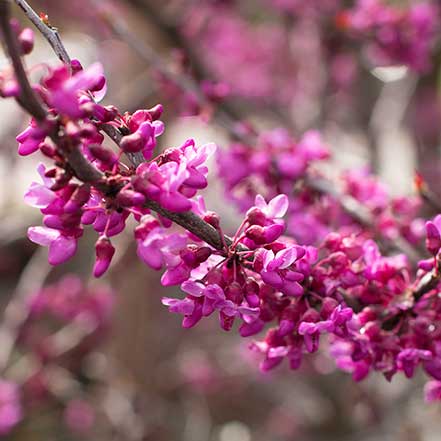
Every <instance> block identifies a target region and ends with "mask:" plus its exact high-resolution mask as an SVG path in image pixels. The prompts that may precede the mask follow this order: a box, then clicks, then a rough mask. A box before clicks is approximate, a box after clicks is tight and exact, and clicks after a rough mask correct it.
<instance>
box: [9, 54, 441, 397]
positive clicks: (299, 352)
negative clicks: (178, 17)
mask: <svg viewBox="0 0 441 441" xmlns="http://www.w3.org/2000/svg"><path fill="white" fill-rule="evenodd" d="M2 78H3V77H2ZM4 78H6V76H5V77H4ZM10 81H12V82H13V81H14V79H13V78H12V77H11V78H10ZM7 83H8V81H6V82H3V83H2V91H3V92H2V93H3V94H4V95H7V94H6V93H5V90H9V96H15V97H17V98H19V101H20V102H22V101H23V96H22V93H23V90H22V87H21V86H22V85H21V84H20V87H15V88H14V87H9V86H6V84H7ZM105 88H106V81H105V78H104V76H103V72H102V68H101V66H100V65H99V64H94V65H92V66H90V67H89V68H88V69H83V68H82V66H81V65H80V64H79V62H77V61H73V62H72V63H71V65H69V66H67V65H63V66H61V67H58V68H55V69H48V73H47V74H46V75H44V76H43V78H42V80H41V81H40V83H39V84H37V85H34V86H33V90H34V92H35V93H36V100H37V104H38V105H41V106H42V107H41V111H37V112H35V114H34V116H35V119H34V120H33V121H32V122H31V124H30V125H29V127H28V128H27V129H25V131H24V132H23V133H21V134H20V135H19V136H18V137H17V140H18V142H19V153H20V154H21V155H27V154H31V153H34V152H37V151H40V152H41V153H42V154H43V155H45V156H46V157H47V158H49V160H51V161H52V167H51V168H46V167H45V166H43V165H40V166H39V168H38V171H39V173H40V176H41V180H42V182H41V183H33V184H32V186H31V188H30V189H29V191H28V192H27V194H26V196H25V199H26V201H27V202H28V203H29V204H30V205H32V206H35V207H37V208H39V209H40V210H41V212H42V214H43V215H44V217H43V224H44V226H42V227H32V228H30V229H29V238H30V239H31V240H32V241H34V242H36V243H38V244H40V245H44V246H48V247H49V262H50V263H51V264H54V265H56V264H59V263H62V262H65V261H66V260H67V259H69V258H70V257H72V256H73V255H74V254H75V251H76V249H77V243H78V240H79V238H80V237H81V236H82V234H83V229H84V226H85V225H92V227H93V229H94V230H95V231H96V232H97V233H98V240H97V242H96V262H95V266H94V275H95V276H97V277H100V276H101V275H103V274H104V273H105V271H106V270H107V269H108V267H109V265H110V262H111V260H112V257H113V254H114V252H115V249H114V247H113V245H112V243H111V238H112V237H113V236H115V235H117V234H119V233H121V232H122V231H123V230H124V229H125V227H126V226H127V220H128V218H129V217H131V218H133V220H134V221H135V223H136V227H135V228H134V237H135V240H136V243H137V252H138V255H139V257H140V259H141V260H142V261H144V262H145V263H146V264H147V265H149V266H151V267H152V268H154V269H156V270H160V269H164V270H165V272H164V274H163V276H162V279H161V281H162V284H163V285H165V286H171V285H180V287H181V290H182V292H183V293H184V296H183V298H170V297H165V298H163V304H164V305H166V306H167V307H168V308H169V310H170V311H171V312H174V313H178V314H180V315H182V316H183V326H184V327H192V326H194V325H196V324H197V323H198V322H199V321H200V320H201V319H202V317H206V316H210V315H212V314H214V313H216V315H218V317H219V321H220V325H221V328H222V329H224V330H231V329H233V325H234V323H235V322H236V321H237V322H239V333H240V335H241V336H243V337H247V336H252V335H256V334H258V333H259V332H260V331H262V330H263V329H264V328H267V332H266V336H265V337H264V339H263V340H262V341H257V342H254V343H253V344H252V348H253V349H254V350H255V351H257V352H259V353H261V354H263V361H262V363H261V368H262V369H263V370H265V371H266V370H269V369H272V368H274V367H275V366H277V365H278V364H280V363H281V362H282V361H283V360H284V359H285V358H286V359H288V361H289V363H290V365H291V367H292V368H293V369H297V368H299V367H300V365H301V361H302V358H303V357H304V355H305V354H308V353H314V352H316V351H317V350H318V349H319V344H320V341H321V340H323V336H324V335H327V338H326V340H327V341H328V342H329V344H330V347H331V353H332V355H333V356H334V358H335V359H336V364H337V366H338V367H340V368H341V369H343V370H345V371H349V372H352V374H353V376H354V379H355V380H361V379H362V378H364V377H365V376H366V375H367V374H368V373H369V372H370V371H374V370H375V371H379V372H382V373H383V374H384V375H385V377H386V378H387V379H391V378H392V377H393V375H395V374H396V373H397V372H403V373H404V375H406V376H407V377H412V376H413V375H414V372H415V370H416V368H417V367H418V366H419V365H421V366H422V367H423V368H424V370H425V371H426V373H427V374H428V375H429V377H431V379H433V380H434V381H441V377H440V374H439V367H440V365H441V334H440V330H439V323H440V320H441V304H440V302H439V296H438V291H439V282H440V279H439V269H440V261H439V259H440V253H439V250H440V248H441V226H440V219H439V218H436V219H434V221H433V222H428V223H426V232H427V241H426V247H427V250H428V252H429V253H430V254H431V256H432V257H431V259H430V260H429V261H422V262H420V263H419V268H418V269H417V270H416V273H415V274H413V268H412V267H411V265H410V263H409V262H408V259H407V257H406V256H405V255H403V254H398V255H397V254H393V253H392V254H390V255H386V254H384V253H383V250H380V248H379V245H378V244H377V243H376V242H375V241H374V240H373V239H377V238H379V239H380V241H379V243H381V244H382V245H383V241H382V239H384V238H386V239H388V240H389V241H393V240H397V239H402V238H404V239H406V240H407V242H406V244H414V243H417V242H418V240H419V239H420V238H421V237H422V235H423V232H424V227H423V225H424V224H422V222H421V221H420V220H419V219H417V218H416V216H417V210H418V202H417V201H415V200H414V199H412V198H401V199H392V198H390V197H389V196H388V195H387V192H386V191H385V190H384V188H383V187H382V186H381V185H380V184H379V183H378V181H377V180H376V179H374V178H373V177H372V176H370V175H369V174H367V173H366V172H364V171H362V172H358V171H351V172H347V173H344V174H342V176H341V179H340V181H341V188H342V189H341V193H339V192H326V191H324V190H323V188H322V187H320V186H317V185H316V182H315V179H318V180H320V179H322V174H321V173H320V172H319V170H318V168H317V169H316V166H318V164H320V162H323V161H325V160H326V159H328V158H329V156H330V153H329V149H328V148H327V146H326V145H325V144H324V143H323V141H322V139H321V137H320V135H319V134H318V133H317V132H314V131H312V132H307V133H306V134H305V135H304V136H303V137H302V138H301V139H300V140H299V141H294V140H293V139H292V138H291V137H290V135H289V133H288V132H287V131H285V130H275V131H271V132H267V133H263V134H261V135H260V136H259V137H258V139H257V141H256V145H255V146H250V145H245V144H244V143H237V144H234V145H233V146H232V147H231V148H230V149H229V150H227V151H226V152H223V153H220V154H219V157H218V158H219V161H218V162H219V166H220V172H221V176H222V178H223V180H224V182H225V183H226V187H227V190H228V192H229V193H230V194H231V198H232V199H233V200H235V201H236V202H238V204H239V206H240V208H241V210H242V211H243V212H244V213H245V214H244V218H243V220H242V222H241V223H240V225H239V227H238V228H237V230H236V232H235V234H234V235H233V237H231V238H230V237H229V236H226V235H224V232H223V230H222V227H221V222H220V217H219V215H218V214H217V213H214V212H211V211H208V210H207V209H206V207H205V203H204V200H203V198H202V196H200V195H199V194H198V191H199V190H202V189H204V188H205V187H206V186H207V185H208V183H207V175H208V168H207V165H206V162H207V160H208V158H209V157H210V155H212V154H213V153H214V150H215V147H214V145H212V144H208V145H205V146H203V147H200V148H198V147H196V145H195V143H194V142H193V141H192V140H189V141H187V142H185V143H184V144H183V145H182V146H180V147H178V148H169V149H165V150H163V151H162V152H158V154H157V155H156V156H154V154H153V152H154V149H155V147H156V138H157V137H158V136H159V135H161V133H162V132H163V130H164V127H163V124H162V122H161V121H160V119H159V118H160V116H161V113H162V106H160V105H157V106H154V107H152V108H151V109H141V110H138V111H136V112H134V113H125V114H122V113H121V112H120V111H119V110H118V109H117V108H116V107H115V106H104V105H101V104H98V101H99V100H100V99H101V98H102V97H103V94H104V92H105ZM11 91H12V92H11ZM41 114H43V116H42V115H41ZM103 131H104V132H105V133H110V134H113V135H115V134H117V135H118V136H113V138H114V140H115V139H116V141H117V144H118V146H119V148H120V150H118V151H114V150H112V149H111V148H110V147H109V146H107V145H106V144H105V142H104V141H105V138H104V135H103V134H102V132H103ZM123 153H125V154H126V155H127V156H128V158H129V159H130V161H131V164H132V165H126V164H125V163H124V162H123V160H122V154H123ZM288 195H289V196H288ZM348 198H349V199H348ZM348 201H350V202H351V204H353V203H357V204H359V205H358V206H360V207H363V209H364V210H365V211H366V213H367V216H368V217H369V219H368V221H366V219H365V218H364V217H363V216H361V213H354V210H353V209H352V212H351V209H350V207H348V203H347V202H348ZM155 212H156V213H157V215H156V216H154V213H155ZM173 222H175V223H176V224H179V225H180V226H181V227H183V228H184V231H182V230H180V231H179V230H175V229H174V228H172V225H173ZM285 234H287V235H285ZM387 244H390V242H387ZM72 285H73V287H72ZM57 289H58V288H57ZM61 291H62V292H63V293H64V295H62V296H61V297H60V298H61V300H60V302H58V298H59V296H58V295H54V294H51V293H49V294H48V293H47V291H43V292H42V293H40V294H39V295H38V296H37V298H35V299H33V301H32V302H31V305H30V307H31V309H30V311H31V313H30V319H32V318H33V317H34V316H36V317H39V316H41V315H42V314H46V313H50V314H52V315H53V316H54V317H55V319H59V320H70V321H73V322H76V321H77V320H80V321H82V320H85V321H86V322H87V323H88V324H89V326H90V323H92V328H93V329H95V327H98V328H100V324H101V322H102V321H105V319H106V317H107V311H108V309H107V307H106V305H107V304H106V302H101V301H99V300H98V301H97V299H94V301H91V299H82V298H81V299H80V298H79V296H78V294H79V293H80V292H82V288H81V287H80V286H79V285H77V286H76V287H75V283H73V284H72V281H69V282H68V288H66V289H62V290H61ZM27 325H28V324H26V326H25V327H24V330H23V332H22V333H21V335H20V339H21V340H22V341H23V342H24V343H25V344H27V345H30V346H31V347H36V348H37V349H36V352H37V353H38V356H39V359H42V360H45V359H47V358H51V357H52V356H53V347H52V346H51V345H50V344H49V345H48V347H46V345H45V344H43V347H42V346H41V345H40V343H41V341H42V342H43V343H45V340H44V339H43V340H41V339H39V341H38V342H35V341H34V340H33V338H32V337H33V335H34V334H33V333H30V334H29V333H28V332H27ZM268 327H269V329H268ZM49 340H50V339H49ZM49 343H50V341H49ZM438 386H439V385H438V383H436V384H435V385H434V384H433V383H430V385H429V386H428V390H429V392H428V396H429V395H430V396H431V397H434V396H436V395H437V394H439V390H438Z"/></svg>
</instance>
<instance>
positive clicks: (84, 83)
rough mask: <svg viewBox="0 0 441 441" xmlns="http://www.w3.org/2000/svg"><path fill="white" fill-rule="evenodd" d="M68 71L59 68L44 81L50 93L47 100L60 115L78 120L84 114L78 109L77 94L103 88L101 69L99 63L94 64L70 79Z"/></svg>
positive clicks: (65, 68)
mask: <svg viewBox="0 0 441 441" xmlns="http://www.w3.org/2000/svg"><path fill="white" fill-rule="evenodd" d="M68 69H69V68H68V67H67V66H61V67H59V68H58V69H56V70H54V72H53V73H52V76H51V77H49V78H48V79H47V80H46V85H47V86H48V89H49V91H50V96H49V98H48V100H49V102H50V103H51V105H52V106H53V107H55V108H56V109H57V111H58V112H60V113H61V114H64V115H67V116H69V117H71V118H78V117H81V116H83V114H84V112H83V110H82V109H81V108H80V104H79V94H80V93H81V92H87V91H89V90H90V91H99V90H101V89H103V88H104V85H105V78H104V76H103V67H102V65H101V64H100V63H94V64H92V65H91V66H90V67H88V68H87V69H85V70H82V71H80V72H78V73H77V74H75V75H73V76H72V77H71V76H70V74H69V72H68Z"/></svg>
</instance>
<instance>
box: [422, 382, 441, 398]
mask: <svg viewBox="0 0 441 441" xmlns="http://www.w3.org/2000/svg"><path fill="white" fill-rule="evenodd" d="M424 398H425V400H426V402H428V403H432V402H434V401H440V400H441V381H437V380H432V381H428V382H427V383H426V385H425V386H424Z"/></svg>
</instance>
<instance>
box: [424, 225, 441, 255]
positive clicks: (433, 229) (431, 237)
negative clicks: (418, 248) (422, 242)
mask: <svg viewBox="0 0 441 441" xmlns="http://www.w3.org/2000/svg"><path fill="white" fill-rule="evenodd" d="M426 232H427V238H426V248H427V250H428V251H429V253H431V254H433V255H434V256H436V255H437V254H438V251H439V249H440V248H441V236H440V233H439V230H438V228H437V226H436V225H435V224H434V223H433V222H430V221H429V222H426Z"/></svg>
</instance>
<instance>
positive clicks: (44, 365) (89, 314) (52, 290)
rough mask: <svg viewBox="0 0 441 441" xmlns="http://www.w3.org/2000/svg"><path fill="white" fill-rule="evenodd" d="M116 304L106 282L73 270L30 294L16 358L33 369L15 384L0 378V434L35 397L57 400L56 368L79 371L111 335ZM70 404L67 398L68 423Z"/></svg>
mask: <svg viewBox="0 0 441 441" xmlns="http://www.w3.org/2000/svg"><path fill="white" fill-rule="evenodd" d="M113 303H114V293H113V292H112V291H111V290H110V289H109V288H108V287H106V286H94V287H86V286H85V285H84V284H83V283H82V282H81V280H80V279H79V278H77V277H76V276H70V275H68V276H65V277H64V278H63V279H61V280H60V281H59V282H58V283H55V284H52V285H48V286H45V287H43V288H42V289H41V290H39V291H37V292H35V293H34V294H33V295H32V296H30V298H29V299H28V301H27V303H26V310H25V311H24V313H25V314H26V319H25V320H24V321H23V323H22V324H21V326H20V328H19V329H18V335H17V343H16V345H15V346H14V354H13V357H12V359H13V360H16V359H17V358H19V359H25V360H27V362H28V363H29V364H30V365H32V370H31V371H27V372H25V374H20V376H19V377H16V378H14V380H15V381H16V382H15V383H12V382H10V381H9V380H5V379H2V380H1V381H0V435H6V434H7V433H9V432H10V431H11V430H12V429H13V428H14V427H15V426H16V425H17V424H18V423H19V422H20V421H21V420H22V419H24V418H26V416H27V415H28V413H30V412H32V407H33V405H35V403H36V402H41V401H44V402H46V403H47V402H49V403H50V402H51V401H52V400H57V399H58V398H57V396H56V394H55V392H54V390H53V389H52V386H51V381H50V372H51V370H53V369H54V368H55V367H57V366H60V367H61V366H62V367H63V368H64V369H69V373H70V374H71V375H72V376H74V375H81V363H82V362H83V361H84V360H85V358H86V357H87V355H88V354H90V352H91V351H94V350H96V348H97V346H98V344H99V343H100V342H101V341H102V340H103V338H104V337H105V336H106V335H107V331H108V329H109V325H110V318H111V314H112V311H113ZM54 394H55V395H54ZM74 403H75V401H74ZM86 404H87V403H86ZM71 407H72V404H71V402H67V404H66V413H67V417H66V423H67V424H68V425H69V422H70V420H71V418H69V415H70V414H71V413H72V411H73V409H71Z"/></svg>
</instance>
